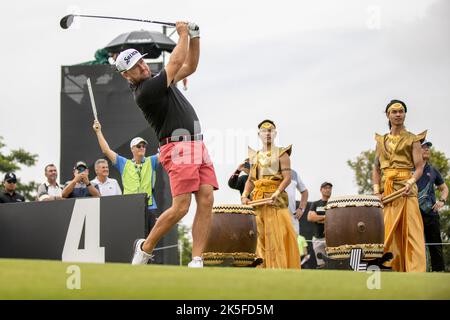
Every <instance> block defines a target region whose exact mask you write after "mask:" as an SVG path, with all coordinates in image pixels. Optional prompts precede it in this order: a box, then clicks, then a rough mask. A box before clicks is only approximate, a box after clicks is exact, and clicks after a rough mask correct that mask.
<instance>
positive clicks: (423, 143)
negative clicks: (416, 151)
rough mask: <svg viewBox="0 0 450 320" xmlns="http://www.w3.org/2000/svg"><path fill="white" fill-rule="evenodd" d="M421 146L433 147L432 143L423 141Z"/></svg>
mask: <svg viewBox="0 0 450 320" xmlns="http://www.w3.org/2000/svg"><path fill="white" fill-rule="evenodd" d="M421 145H422V146H428V147H431V146H432V145H433V144H432V143H431V142H430V141H427V140H423V141H422V144H421Z"/></svg>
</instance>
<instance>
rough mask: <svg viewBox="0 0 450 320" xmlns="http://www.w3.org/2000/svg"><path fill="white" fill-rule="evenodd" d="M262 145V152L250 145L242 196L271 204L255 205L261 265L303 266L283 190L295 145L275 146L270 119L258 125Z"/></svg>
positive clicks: (244, 199) (268, 266)
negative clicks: (246, 178)
mask: <svg viewBox="0 0 450 320" xmlns="http://www.w3.org/2000/svg"><path fill="white" fill-rule="evenodd" d="M258 129H259V138H260V139H261V141H262V144H263V147H262V150H260V151H254V150H252V149H251V148H249V159H250V164H251V168H250V174H249V178H248V180H247V182H246V184H245V189H244V192H243V194H242V197H241V201H242V204H248V203H249V202H250V200H249V194H250V192H251V193H252V199H253V201H257V200H262V199H268V204H264V205H260V206H256V207H255V213H256V224H257V229H258V243H257V248H256V253H257V255H258V257H261V258H263V260H264V261H263V263H262V264H261V265H260V266H259V267H262V268H291V269H300V253H299V251H298V246H297V240H296V236H295V231H294V227H293V225H292V221H291V216H290V213H289V210H288V195H287V193H286V192H285V191H284V190H285V188H286V187H287V186H288V185H289V183H290V182H291V161H290V158H289V155H290V154H291V148H292V146H291V145H290V146H288V147H287V148H279V147H277V146H275V145H274V139H275V136H276V126H275V123H274V122H273V121H271V120H264V121H263V122H261V123H260V124H259V125H258Z"/></svg>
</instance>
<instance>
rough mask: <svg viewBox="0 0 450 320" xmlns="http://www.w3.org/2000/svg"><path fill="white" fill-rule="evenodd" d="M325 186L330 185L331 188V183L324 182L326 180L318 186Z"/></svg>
mask: <svg viewBox="0 0 450 320" xmlns="http://www.w3.org/2000/svg"><path fill="white" fill-rule="evenodd" d="M326 186H330V187H332V188H333V185H332V184H331V182H326V181H325V182H324V183H322V184H321V185H320V188H325V187H326Z"/></svg>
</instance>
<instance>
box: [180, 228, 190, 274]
mask: <svg viewBox="0 0 450 320" xmlns="http://www.w3.org/2000/svg"><path fill="white" fill-rule="evenodd" d="M178 241H179V243H180V244H181V264H182V265H183V266H187V265H188V263H189V262H191V256H192V240H191V229H190V228H189V227H187V226H185V225H183V224H179V225H178Z"/></svg>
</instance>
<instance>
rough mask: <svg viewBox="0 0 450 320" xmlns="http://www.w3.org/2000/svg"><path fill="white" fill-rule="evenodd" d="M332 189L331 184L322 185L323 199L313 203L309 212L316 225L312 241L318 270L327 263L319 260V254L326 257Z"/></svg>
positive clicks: (309, 216)
mask: <svg viewBox="0 0 450 320" xmlns="http://www.w3.org/2000/svg"><path fill="white" fill-rule="evenodd" d="M332 189H333V185H332V184H331V183H329V182H324V183H322V185H321V186H320V193H321V194H322V198H321V199H320V200H318V201H316V202H313V203H312V205H311V209H310V210H309V212H308V221H311V222H315V223H316V228H315V231H314V236H313V239H312V241H313V249H314V253H315V255H316V260H317V268H318V269H322V268H323V267H325V261H324V260H323V259H321V258H319V257H318V254H319V253H320V254H321V255H325V247H326V245H325V226H324V223H325V206H326V205H327V202H328V199H330V197H331V191H332Z"/></svg>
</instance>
